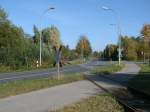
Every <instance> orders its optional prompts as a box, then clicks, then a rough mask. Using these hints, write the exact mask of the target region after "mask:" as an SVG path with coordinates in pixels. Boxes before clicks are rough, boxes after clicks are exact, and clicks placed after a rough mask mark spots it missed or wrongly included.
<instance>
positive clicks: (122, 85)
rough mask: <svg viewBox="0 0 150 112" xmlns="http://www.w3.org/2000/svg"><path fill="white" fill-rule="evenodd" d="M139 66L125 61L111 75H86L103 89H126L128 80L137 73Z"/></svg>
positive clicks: (110, 90)
mask: <svg viewBox="0 0 150 112" xmlns="http://www.w3.org/2000/svg"><path fill="white" fill-rule="evenodd" d="M139 70H140V67H139V66H137V65H136V64H135V63H133V62H126V63H125V67H124V68H123V69H122V70H121V71H119V72H116V73H114V74H112V75H90V74H88V75H87V78H88V79H89V80H91V81H92V82H94V83H95V84H97V85H99V86H100V87H102V88H105V90H107V91H109V92H112V91H113V90H118V89H126V85H127V82H128V80H130V79H131V78H132V77H133V76H135V75H137V74H138V72H139ZM116 81H117V82H118V83H117V82H116Z"/></svg>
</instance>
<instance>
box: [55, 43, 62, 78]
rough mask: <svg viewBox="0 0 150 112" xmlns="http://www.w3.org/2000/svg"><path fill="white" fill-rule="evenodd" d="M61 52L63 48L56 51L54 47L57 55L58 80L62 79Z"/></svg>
mask: <svg viewBox="0 0 150 112" xmlns="http://www.w3.org/2000/svg"><path fill="white" fill-rule="evenodd" d="M61 50H62V46H60V47H59V49H56V47H54V51H55V54H56V58H55V63H54V66H55V65H57V78H58V79H60V65H62V64H61Z"/></svg>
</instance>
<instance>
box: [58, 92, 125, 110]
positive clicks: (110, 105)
mask: <svg viewBox="0 0 150 112" xmlns="http://www.w3.org/2000/svg"><path fill="white" fill-rule="evenodd" d="M56 112H124V109H123V107H122V106H120V105H119V103H118V102H117V101H116V100H115V98H114V97H113V96H111V95H109V94H103V95H97V96H93V97H90V98H88V99H84V100H82V101H80V102H78V103H75V104H72V105H70V106H67V107H64V108H63V109H60V110H57V111H56Z"/></svg>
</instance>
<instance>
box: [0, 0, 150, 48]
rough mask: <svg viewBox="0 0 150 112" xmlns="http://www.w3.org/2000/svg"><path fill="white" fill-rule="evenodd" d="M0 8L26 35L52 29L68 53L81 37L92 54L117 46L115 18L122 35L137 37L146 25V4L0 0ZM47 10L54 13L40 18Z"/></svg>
mask: <svg viewBox="0 0 150 112" xmlns="http://www.w3.org/2000/svg"><path fill="white" fill-rule="evenodd" d="M0 6H1V7H2V8H4V9H5V11H6V12H7V13H8V16H9V19H10V20H11V21H12V22H13V24H15V25H17V26H19V27H22V28H23V29H24V31H25V32H26V33H28V34H30V35H33V25H36V26H37V27H38V28H39V29H42V28H46V27H49V26H51V25H54V26H56V27H57V28H58V29H59V31H60V34H61V41H62V42H63V44H65V45H69V47H70V48H72V49H73V48H75V46H76V43H77V42H78V40H79V37H80V36H81V35H86V36H87V37H88V39H89V41H90V43H91V46H92V48H93V50H97V51H101V50H103V49H104V48H105V46H106V45H107V44H117V40H118V34H117V23H118V18H117V16H118V17H119V18H120V19H119V23H120V28H121V34H122V35H128V36H138V35H140V31H141V28H142V26H143V25H144V24H148V23H150V14H149V11H150V0H0ZM102 6H107V7H109V8H111V9H113V10H114V11H115V12H116V13H113V12H111V11H105V10H103V9H102V8H101V7H102ZM49 7H55V10H51V11H49V12H47V13H45V14H44V15H43V16H41V15H42V13H43V12H44V11H45V10H46V9H48V8H49ZM112 24H113V25H112Z"/></svg>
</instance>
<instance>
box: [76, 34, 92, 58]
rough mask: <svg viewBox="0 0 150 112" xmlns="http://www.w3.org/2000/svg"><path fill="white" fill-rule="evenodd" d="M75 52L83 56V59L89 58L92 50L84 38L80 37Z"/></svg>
mask: <svg viewBox="0 0 150 112" xmlns="http://www.w3.org/2000/svg"><path fill="white" fill-rule="evenodd" d="M76 51H77V53H78V54H79V55H80V54H81V55H83V57H88V56H90V54H91V53H92V48H91V45H90V42H89V40H88V39H87V37H86V36H84V35H82V36H80V39H79V41H78V43H77V45H76Z"/></svg>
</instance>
